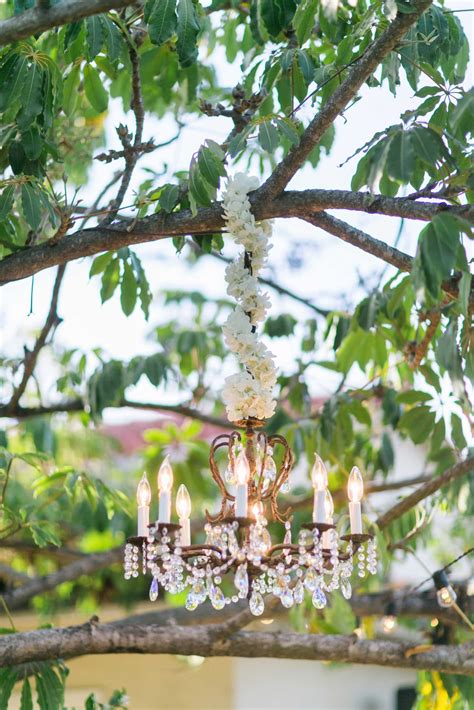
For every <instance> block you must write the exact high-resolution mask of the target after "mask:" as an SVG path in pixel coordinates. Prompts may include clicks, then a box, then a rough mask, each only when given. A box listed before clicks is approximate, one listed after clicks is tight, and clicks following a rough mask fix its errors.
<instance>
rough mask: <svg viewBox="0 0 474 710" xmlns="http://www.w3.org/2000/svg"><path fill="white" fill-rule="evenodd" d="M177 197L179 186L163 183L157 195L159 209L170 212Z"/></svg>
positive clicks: (176, 202)
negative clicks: (158, 195)
mask: <svg viewBox="0 0 474 710" xmlns="http://www.w3.org/2000/svg"><path fill="white" fill-rule="evenodd" d="M178 199H179V186H178V185H165V186H164V188H163V189H162V191H161V193H160V197H159V200H158V202H159V204H160V207H161V209H163V210H164V211H165V212H168V213H170V212H172V211H173V210H174V208H175V207H176V205H177V204H178Z"/></svg>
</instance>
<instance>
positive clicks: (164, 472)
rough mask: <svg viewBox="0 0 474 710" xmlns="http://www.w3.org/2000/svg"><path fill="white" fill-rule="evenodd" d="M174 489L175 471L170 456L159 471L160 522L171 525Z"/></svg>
mask: <svg viewBox="0 0 474 710" xmlns="http://www.w3.org/2000/svg"><path fill="white" fill-rule="evenodd" d="M172 487H173V469H172V468H171V464H170V460H169V456H166V457H165V459H164V461H163V463H162V464H161V466H160V470H159V471H158V490H159V497H158V522H159V523H169V522H170V520H171V488H172Z"/></svg>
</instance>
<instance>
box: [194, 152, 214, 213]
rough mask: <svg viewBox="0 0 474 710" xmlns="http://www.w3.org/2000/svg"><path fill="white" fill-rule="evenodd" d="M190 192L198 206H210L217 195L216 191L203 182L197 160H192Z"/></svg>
mask: <svg viewBox="0 0 474 710" xmlns="http://www.w3.org/2000/svg"><path fill="white" fill-rule="evenodd" d="M189 190H190V193H191V196H192V197H193V199H194V200H195V201H196V204H197V205H204V206H207V205H210V204H211V202H212V198H213V196H214V194H215V189H213V188H212V187H211V186H210V184H209V183H208V182H207V181H205V180H203V178H202V176H201V172H200V170H199V164H198V162H197V160H196V158H193V159H192V160H191V165H190V166H189Z"/></svg>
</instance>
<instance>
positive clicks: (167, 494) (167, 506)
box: [158, 491, 171, 523]
mask: <svg viewBox="0 0 474 710" xmlns="http://www.w3.org/2000/svg"><path fill="white" fill-rule="evenodd" d="M170 520H171V491H160V495H159V498H158V522H159V523H169V522H170Z"/></svg>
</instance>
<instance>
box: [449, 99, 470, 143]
mask: <svg viewBox="0 0 474 710" xmlns="http://www.w3.org/2000/svg"><path fill="white" fill-rule="evenodd" d="M473 116H474V89H470V90H469V91H467V92H466V93H465V94H463V96H462V97H461V98H460V99H459V101H458V102H457V104H456V106H455V107H454V109H453V111H452V112H451V114H450V117H449V122H450V124H451V126H452V127H453V130H454V132H455V134H456V135H457V136H458V137H459V138H464V136H466V135H468V134H471V135H472V134H473V133H474V126H473V124H474V121H473Z"/></svg>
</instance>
